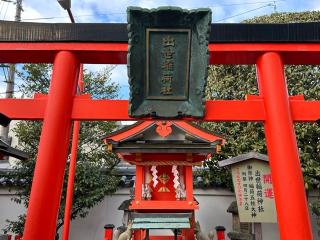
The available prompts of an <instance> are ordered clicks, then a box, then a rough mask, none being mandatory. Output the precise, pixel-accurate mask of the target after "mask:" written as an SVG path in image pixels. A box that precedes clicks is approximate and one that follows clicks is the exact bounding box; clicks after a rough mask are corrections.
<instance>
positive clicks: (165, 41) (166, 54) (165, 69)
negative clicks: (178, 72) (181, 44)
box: [160, 36, 175, 95]
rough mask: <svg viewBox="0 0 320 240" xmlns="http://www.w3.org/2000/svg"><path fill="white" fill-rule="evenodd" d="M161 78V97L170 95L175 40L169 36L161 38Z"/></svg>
mask: <svg viewBox="0 0 320 240" xmlns="http://www.w3.org/2000/svg"><path fill="white" fill-rule="evenodd" d="M162 47H163V50H162V51H161V55H162V58H161V60H162V64H161V68H162V78H161V90H160V93H161V94H162V95H172V81H173V71H174V59H173V57H174V54H175V49H174V47H175V39H174V38H173V37H171V36H166V37H164V38H162Z"/></svg>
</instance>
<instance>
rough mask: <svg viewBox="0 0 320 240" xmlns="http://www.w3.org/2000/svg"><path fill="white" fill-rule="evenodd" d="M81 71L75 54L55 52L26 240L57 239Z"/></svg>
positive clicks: (33, 181) (25, 235)
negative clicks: (75, 97)
mask: <svg viewBox="0 0 320 240" xmlns="http://www.w3.org/2000/svg"><path fill="white" fill-rule="evenodd" d="M78 72H79V62H78V61H77V58H76V56H75V55H74V54H73V53H71V52H68V51H62V52H59V53H58V54H57V55H56V57H55V61H54V67H53V75H52V81H51V84H50V89H49V98H48V101H47V106H46V111H45V114H44V121H43V127H42V132H41V137H40V143H39V151H38V156H37V162H36V166H35V170H34V177H33V180H32V189H31V195H30V201H29V206H28V210H27V218H26V223H25V227H24V233H23V239H24V240H34V239H38V238H39V236H41V238H42V239H54V238H55V234H56V223H57V217H58V210H59V204H60V198H61V192H62V191H61V190H62V185H63V177H64V173H65V171H64V170H65V166H66V162H67V155H68V150H69V138H70V131H71V113H72V103H73V96H74V95H75V94H76V85H77V76H78ZM30 110H31V109H30ZM57 146H59V148H58V149H57Z"/></svg>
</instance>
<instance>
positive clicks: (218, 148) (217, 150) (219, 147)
mask: <svg viewBox="0 0 320 240" xmlns="http://www.w3.org/2000/svg"><path fill="white" fill-rule="evenodd" d="M216 153H221V145H220V144H218V145H216Z"/></svg>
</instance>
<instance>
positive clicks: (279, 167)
mask: <svg viewBox="0 0 320 240" xmlns="http://www.w3.org/2000/svg"><path fill="white" fill-rule="evenodd" d="M257 70H258V81H259V91H260V95H261V96H262V97H263V100H264V106H265V111H266V120H265V125H264V127H265V135H266V142H267V148H268V155H269V162H270V168H271V174H272V181H273V188H274V194H275V202H276V208H277V216H278V224H279V230H280V237H281V240H295V239H297V240H301V239H304V240H311V239H312V231H311V224H310V218H309V211H308V205H307V200H306V194H305V189H304V182H303V176H302V172H301V167H300V161H299V154H298V149H297V142H296V136H295V132H294V128H293V121H292V117H291V111H290V103H289V96H288V90H287V86H286V80H285V76H284V67H283V62H282V59H281V56H280V55H279V54H278V53H275V52H269V53H265V54H263V55H262V56H260V58H259V59H258V61H257Z"/></svg>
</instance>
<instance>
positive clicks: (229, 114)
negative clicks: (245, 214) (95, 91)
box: [0, 22, 320, 240]
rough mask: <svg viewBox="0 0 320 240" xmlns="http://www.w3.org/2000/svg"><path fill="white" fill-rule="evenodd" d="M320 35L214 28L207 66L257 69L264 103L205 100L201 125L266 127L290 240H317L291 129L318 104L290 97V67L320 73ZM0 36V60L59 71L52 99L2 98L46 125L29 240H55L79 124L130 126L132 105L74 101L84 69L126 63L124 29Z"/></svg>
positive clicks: (319, 108)
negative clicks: (316, 68)
mask: <svg viewBox="0 0 320 240" xmlns="http://www.w3.org/2000/svg"><path fill="white" fill-rule="evenodd" d="M319 30H320V23H308V24H269V25H268V24H213V25H212V31H211V37H210V44H209V51H210V64H255V65H256V66H257V74H258V82H259V91H260V95H259V96H248V97H247V99H246V100H243V101H241V100H215V101H207V103H206V114H205V117H204V118H203V119H201V120H203V121H259V122H263V123H264V126H265V134H266V141H267V147H268V155H269V161H270V166H271V170H272V179H273V185H274V191H275V200H276V208H277V215H278V222H279V229H280V236H281V239H284V240H289V239H290V240H293V239H299V240H301V239H305V240H309V239H310V240H311V239H312V232H311V225H310V219H309V213H308V207H307V201H306V196H305V191H304V184H303V176H302V173H301V168H300V162H299V155H298V150H297V143H296V137H295V132H294V129H293V123H294V122H315V121H316V120H318V119H320V101H319V100H317V101H305V100H304V98H303V96H291V97H289V96H288V91H287V86H286V81H285V76H284V71H283V67H284V64H317V65H320V57H319V56H320V36H319V34H318V32H319ZM0 35H1V40H0V41H1V42H0V62H2V63H25V62H30V63H53V75H52V81H51V84H50V90H49V94H48V95H47V96H46V95H36V96H35V98H34V99H1V100H0V111H1V112H2V113H3V114H5V115H7V116H9V117H10V118H11V119H27V120H43V128H42V133H41V139H40V145H39V152H38V157H37V163H36V168H35V173H34V178H33V185H32V191H31V196H30V203H29V208H28V212H27V219H26V225H25V230H24V239H25V240H33V239H37V238H38V236H41V238H42V239H54V236H55V226H56V219H57V214H58V209H59V203H60V197H61V188H62V183H63V176H64V169H65V165H66V160H67V151H68V144H69V136H70V129H71V124H72V120H81V121H83V120H85V121H93V120H131V118H130V117H129V116H128V101H127V100H92V99H90V96H88V95H81V96H75V93H76V83H77V76H78V73H79V66H80V63H92V64H126V54H127V43H126V42H127V36H126V25H125V24H72V25H71V24H36V23H12V22H1V23H0ZM183 120H194V119H191V118H184V119H183ZM197 120H199V119H197ZM57 145H59V146H61V147H60V149H57V148H56V146H57Z"/></svg>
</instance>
